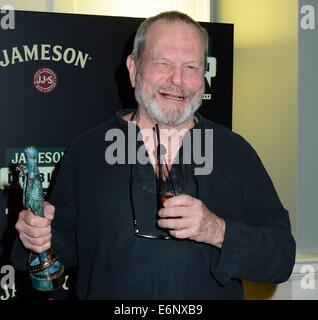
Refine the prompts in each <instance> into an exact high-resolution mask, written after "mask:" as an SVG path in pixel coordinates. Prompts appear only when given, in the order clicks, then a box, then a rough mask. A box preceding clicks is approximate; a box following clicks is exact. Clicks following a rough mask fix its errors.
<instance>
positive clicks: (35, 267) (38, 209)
mask: <svg viewBox="0 0 318 320" xmlns="http://www.w3.org/2000/svg"><path fill="white" fill-rule="evenodd" d="M24 152H25V155H26V165H25V166H22V165H20V166H19V167H18V168H17V170H18V171H20V176H24V180H23V205H24V207H25V209H30V210H31V211H32V212H33V214H35V215H36V216H40V217H44V209H43V203H44V193H43V189H42V182H41V178H40V172H39V168H38V166H37V164H36V159H37V156H38V151H37V150H36V149H35V148H34V147H26V148H25V149H24ZM28 267H29V274H30V278H31V284H32V286H33V288H34V289H37V290H40V291H51V290H54V289H57V288H59V287H61V286H62V285H63V283H64V267H63V265H62V264H61V263H60V262H59V261H58V254H57V252H56V250H54V249H52V248H50V249H49V250H47V251H44V252H42V253H40V254H36V253H34V252H30V254H29V257H28Z"/></svg>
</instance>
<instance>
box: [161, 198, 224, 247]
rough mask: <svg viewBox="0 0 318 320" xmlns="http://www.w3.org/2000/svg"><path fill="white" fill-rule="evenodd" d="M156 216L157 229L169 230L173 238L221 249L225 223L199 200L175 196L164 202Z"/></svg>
mask: <svg viewBox="0 0 318 320" xmlns="http://www.w3.org/2000/svg"><path fill="white" fill-rule="evenodd" d="M158 214H159V217H160V219H159V220H158V225H159V227H161V228H165V229H169V232H170V234H171V235H172V236H173V237H175V238H178V239H191V240H195V241H198V242H204V243H208V244H211V245H213V246H216V247H219V248H220V247H222V243H223V239H224V233H225V222H224V220H223V219H222V218H220V217H218V216H216V215H215V214H214V213H213V212H211V211H210V210H209V209H208V208H207V207H206V206H205V205H204V203H203V202H202V201H201V200H199V199H196V198H193V197H191V196H189V195H185V194H182V195H179V196H175V197H172V198H169V199H167V200H166V201H165V202H164V208H162V209H160V210H159V212H158Z"/></svg>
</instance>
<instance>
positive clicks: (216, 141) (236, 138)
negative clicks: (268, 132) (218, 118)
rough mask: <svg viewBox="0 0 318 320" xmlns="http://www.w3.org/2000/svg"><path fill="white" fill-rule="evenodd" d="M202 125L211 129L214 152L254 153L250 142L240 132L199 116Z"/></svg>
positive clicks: (241, 155)
mask: <svg viewBox="0 0 318 320" xmlns="http://www.w3.org/2000/svg"><path fill="white" fill-rule="evenodd" d="M201 121H202V127H203V128H205V129H211V130H213V147H214V152H217V153H222V154H225V155H229V156H231V157H245V156H248V155H251V153H255V150H254V149H253V147H252V146H251V145H250V143H249V142H248V141H247V140H246V139H245V138H244V137H242V136H241V135H240V134H238V133H235V132H233V131H231V130H230V129H229V128H227V127H225V126H222V125H220V124H218V123H216V122H213V121H211V120H208V119H206V118H203V117H202V116H201Z"/></svg>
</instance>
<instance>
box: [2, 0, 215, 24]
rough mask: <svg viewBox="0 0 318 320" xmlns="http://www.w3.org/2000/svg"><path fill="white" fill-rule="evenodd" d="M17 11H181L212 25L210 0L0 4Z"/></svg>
mask: <svg viewBox="0 0 318 320" xmlns="http://www.w3.org/2000/svg"><path fill="white" fill-rule="evenodd" d="M2 4H11V5H13V6H14V7H15V9H16V10H32V11H45V12H62V13H81V14H97V15H110V16H124V17H125V16H127V17H148V16H151V15H153V14H156V13H158V12H160V11H165V10H180V11H183V12H185V13H188V14H189V15H190V16H192V17H193V18H194V19H196V20H198V21H205V22H209V21H210V0H161V1H158V0H132V1H127V0H107V1H105V0H67V1H65V0H33V1H26V0H0V5H2Z"/></svg>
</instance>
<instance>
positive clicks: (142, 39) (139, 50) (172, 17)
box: [132, 11, 209, 71]
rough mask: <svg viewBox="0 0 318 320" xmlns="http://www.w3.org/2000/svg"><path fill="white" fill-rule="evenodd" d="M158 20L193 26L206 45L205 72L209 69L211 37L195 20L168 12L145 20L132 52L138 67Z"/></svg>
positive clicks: (182, 14)
mask: <svg viewBox="0 0 318 320" xmlns="http://www.w3.org/2000/svg"><path fill="white" fill-rule="evenodd" d="M158 20H163V21H165V22H167V23H173V22H184V23H187V24H192V25H193V26H194V27H196V29H197V30H198V31H199V33H200V35H201V38H202V42H203V44H204V71H205V70H206V68H207V56H208V43H209V35H208V32H207V30H206V29H204V28H203V27H202V26H201V25H200V24H199V23H198V22H196V21H195V20H193V19H192V18H191V17H189V16H188V15H186V14H184V13H182V12H179V11H166V12H161V13H159V14H157V15H156V16H153V17H149V18H147V19H146V20H144V21H143V22H142V23H141V24H140V26H139V28H138V30H137V33H136V35H135V39H134V48H133V51H132V56H133V58H134V60H135V63H136V65H137V67H138V66H139V64H140V62H141V58H142V54H143V52H144V49H145V46H146V35H147V32H148V30H149V28H150V26H151V25H152V24H153V23H155V22H156V21H158Z"/></svg>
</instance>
